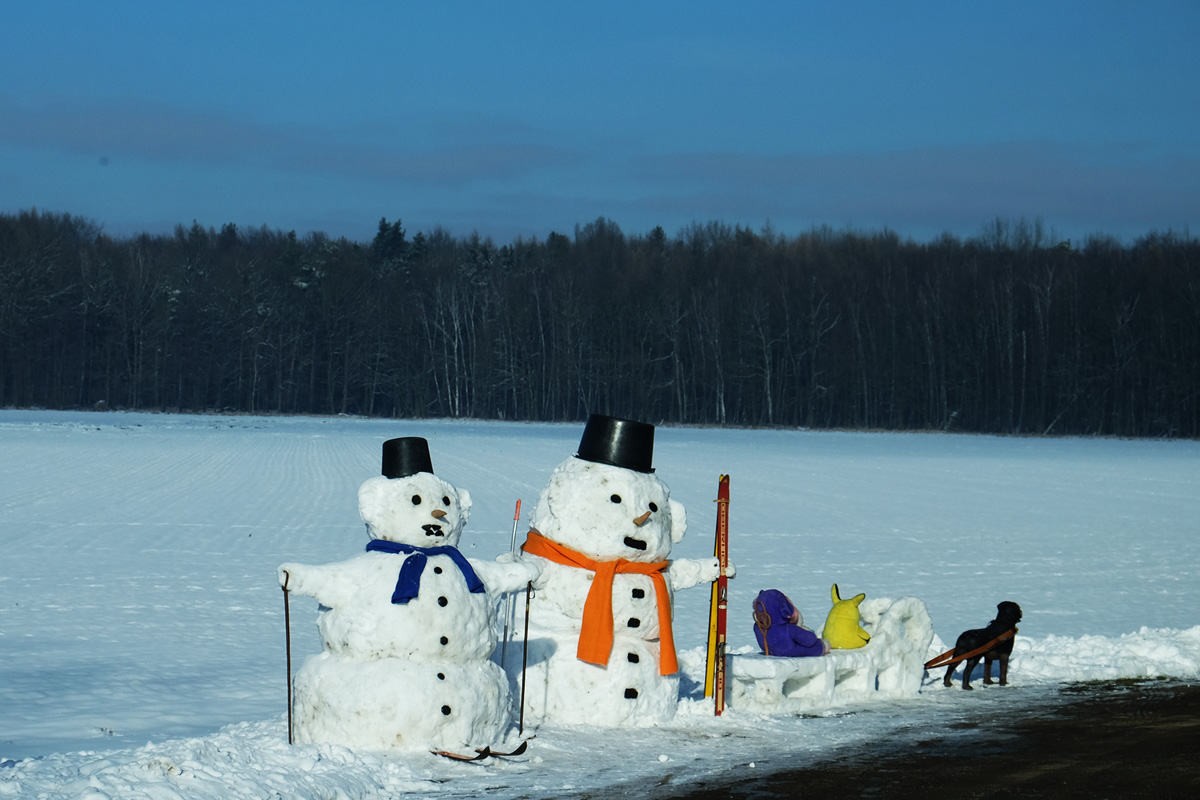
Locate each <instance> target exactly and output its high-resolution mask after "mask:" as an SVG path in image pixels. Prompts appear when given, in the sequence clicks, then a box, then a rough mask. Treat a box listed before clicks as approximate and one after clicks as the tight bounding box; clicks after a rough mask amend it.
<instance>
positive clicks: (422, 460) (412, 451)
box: [383, 436, 433, 478]
mask: <svg viewBox="0 0 1200 800" xmlns="http://www.w3.org/2000/svg"><path fill="white" fill-rule="evenodd" d="M418 472H433V462H432V461H431V460H430V459H429V442H428V441H426V440H425V439H422V438H421V437H420V436H405V437H403V438H400V439H388V440H387V441H386V442H384V443H383V475H384V477H385V478H407V477H408V476H409V475H415V474H416V473H418Z"/></svg>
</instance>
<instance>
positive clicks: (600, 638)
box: [521, 530, 679, 675]
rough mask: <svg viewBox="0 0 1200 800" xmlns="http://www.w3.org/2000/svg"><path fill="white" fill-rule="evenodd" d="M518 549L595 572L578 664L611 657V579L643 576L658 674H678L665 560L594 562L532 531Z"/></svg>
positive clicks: (600, 662) (585, 610) (604, 661)
mask: <svg viewBox="0 0 1200 800" xmlns="http://www.w3.org/2000/svg"><path fill="white" fill-rule="evenodd" d="M521 549H522V550H523V551H525V552H526V553H529V554H530V555H533V556H541V557H542V558H544V559H546V560H547V561H553V562H554V563H555V564H562V565H563V566H567V567H577V568H579V569H586V570H591V571H592V572H594V573H596V577H595V578H593V579H592V587H591V588H590V589H589V590H588V595H587V600H586V601H585V602H584V604H583V626H582V627H581V628H580V631H579V648H578V650H576V652H575V655H576V656H577V657H578V658H579V660H580V661H586V662H588V663H589V664H598V665H600V666H606V665H607V664H608V659H609V656H611V655H612V644H613V613H612V592H613V579H614V578H615V577H616V576H617V575H622V574H631V573H632V574H638V575H647V576H649V577H650V580H651V581H652V582H653V583H654V598H655V604H656V606H657V610H658V639H659V645H660V654H659V659H658V673H659V674H660V675H673V674H675V673H676V672H678V671H679V662H678V661H677V660H676V658H675V636H674V633H673V632H672V630H671V596H670V594H668V593H667V581H666V579H665V578H664V577H663V571H664V570H665V569H666V568H667V563H668V562H666V561H655V562H653V563H646V562H643V561H626V560H625V559H623V558H619V559H617V560H616V561H597V560H596V559H594V558H590V557H588V556H586V555H584V554H583V553H580V552H579V551H577V550H572V549H571V548H569V547H566V546H564V545H561V544H559V543H558V542H555V541H551V540H550V539H547V538H546V537H545V536H542V534H540V533H538V532H537V531H536V530H530V531H529V534H528V535H527V536H526V538H525V544H523V545H521Z"/></svg>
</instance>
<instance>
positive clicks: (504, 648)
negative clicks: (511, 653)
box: [500, 497, 521, 666]
mask: <svg viewBox="0 0 1200 800" xmlns="http://www.w3.org/2000/svg"><path fill="white" fill-rule="evenodd" d="M520 519H521V498H519V497H518V498H517V510H516V513H514V514H513V527H512V540H511V541H510V542H509V544H508V552H509V553H511V554H512V555H514V556H515V555H516V554H517V522H518V521H520ZM515 610H516V609H514V608H513V602H512V595H511V594H506V595H504V638H503V639H502V640H501V641H500V665H501V666H503V665H504V656H505V655H506V654H507V652H508V622H509V619H511V618H512V615H513V612H514V611H515Z"/></svg>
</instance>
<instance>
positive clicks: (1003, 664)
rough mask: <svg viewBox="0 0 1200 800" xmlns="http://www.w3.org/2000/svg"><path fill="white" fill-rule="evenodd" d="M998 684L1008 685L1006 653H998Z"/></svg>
mask: <svg viewBox="0 0 1200 800" xmlns="http://www.w3.org/2000/svg"><path fill="white" fill-rule="evenodd" d="M1000 685H1001V686H1008V653H1001V654H1000Z"/></svg>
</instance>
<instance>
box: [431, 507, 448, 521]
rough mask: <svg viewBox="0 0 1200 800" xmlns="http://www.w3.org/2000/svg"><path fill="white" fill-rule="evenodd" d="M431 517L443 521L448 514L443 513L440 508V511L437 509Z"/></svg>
mask: <svg viewBox="0 0 1200 800" xmlns="http://www.w3.org/2000/svg"><path fill="white" fill-rule="evenodd" d="M430 516H432V517H433V518H434V519H441V518H442V517H444V516H446V512H445V511H442V510H441V509H440V508H439V509H436V510H434V511H433V512H432V513H431V514H430Z"/></svg>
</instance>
